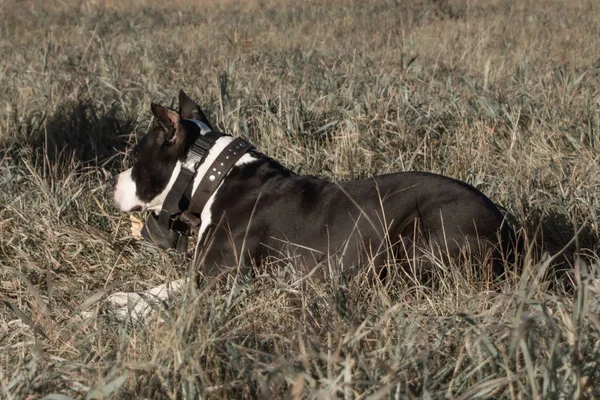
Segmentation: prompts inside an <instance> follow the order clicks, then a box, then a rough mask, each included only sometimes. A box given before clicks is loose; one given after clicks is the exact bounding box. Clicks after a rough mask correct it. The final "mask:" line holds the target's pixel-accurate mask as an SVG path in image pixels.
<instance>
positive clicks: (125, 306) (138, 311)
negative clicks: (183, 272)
mask: <svg viewBox="0 0 600 400" xmlns="http://www.w3.org/2000/svg"><path fill="white" fill-rule="evenodd" d="M187 282H188V279H178V280H176V281H173V282H169V283H165V284H162V285H159V286H156V287H154V288H152V289H150V290H145V291H142V292H131V293H126V292H117V293H114V294H112V295H110V296H108V298H107V299H106V300H107V303H108V308H109V310H110V312H111V314H112V315H114V316H115V317H116V318H117V319H119V320H125V319H127V318H131V320H133V321H134V322H139V321H141V320H143V319H145V318H147V317H149V316H150V315H151V314H152V313H153V311H154V310H156V309H165V301H166V300H168V299H169V298H171V297H173V295H175V294H177V293H179V292H181V290H183V288H184V287H185V285H186V283H187Z"/></svg>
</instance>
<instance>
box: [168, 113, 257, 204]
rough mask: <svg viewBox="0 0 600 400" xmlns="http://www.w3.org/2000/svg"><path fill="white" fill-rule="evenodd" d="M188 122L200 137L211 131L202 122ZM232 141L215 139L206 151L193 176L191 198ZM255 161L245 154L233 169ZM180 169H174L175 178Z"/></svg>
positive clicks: (227, 137) (192, 166)
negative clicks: (195, 127) (193, 124)
mask: <svg viewBox="0 0 600 400" xmlns="http://www.w3.org/2000/svg"><path fill="white" fill-rule="evenodd" d="M189 121H191V122H193V123H195V124H196V125H198V127H199V128H200V134H201V135H205V134H206V133H208V132H210V131H211V129H210V128H209V127H208V126H207V125H206V124H205V123H204V122H202V121H198V120H193V119H192V120H189ZM233 139H234V138H233V137H231V136H223V137H221V138H219V139H217V141H216V142H215V144H214V145H213V146H212V147H211V148H210V150H209V151H208V154H207V155H206V158H205V159H204V161H203V162H202V164H201V165H200V167H198V170H197V171H196V175H195V176H194V181H193V183H192V196H193V195H194V194H195V193H196V190H197V189H198V185H199V184H200V181H202V178H204V176H205V175H206V174H207V172H208V170H209V168H210V167H211V166H212V164H213V163H214V162H215V160H216V159H217V157H219V155H220V154H221V153H222V152H223V150H225V148H226V147H227V145H228V144H229V143H231V141H233ZM256 160H257V159H256V158H255V157H253V156H252V155H251V154H249V153H246V154H244V155H243V156H242V157H241V158H240V159H239V160H238V161H237V162H236V163H235V167H239V166H241V165H244V164H248V163H251V162H253V161H256ZM186 163H193V161H189V160H186V161H184V162H183V164H186ZM185 166H186V167H188V168H190V169H193V168H194V165H189V164H186V165H185ZM180 169H181V164H180V163H178V165H177V167H176V171H174V172H175V173H174V175H175V176H177V175H178V174H179V170H180Z"/></svg>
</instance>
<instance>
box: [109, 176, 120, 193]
mask: <svg viewBox="0 0 600 400" xmlns="http://www.w3.org/2000/svg"><path fill="white" fill-rule="evenodd" d="M118 180H119V175H115V176H113V177H112V178H110V187H112V188H113V190H114V189H115V188H116V187H117V181H118Z"/></svg>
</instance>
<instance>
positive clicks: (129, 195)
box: [111, 90, 212, 212]
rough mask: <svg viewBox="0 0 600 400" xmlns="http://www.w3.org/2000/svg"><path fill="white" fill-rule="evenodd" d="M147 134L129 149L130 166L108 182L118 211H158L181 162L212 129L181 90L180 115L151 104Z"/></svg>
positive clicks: (196, 106)
mask: <svg viewBox="0 0 600 400" xmlns="http://www.w3.org/2000/svg"><path fill="white" fill-rule="evenodd" d="M151 108H152V114H153V115H154V118H155V120H156V121H155V123H154V124H153V126H152V128H151V129H150V131H149V132H148V133H147V134H146V135H145V136H144V137H143V138H142V139H141V140H140V142H139V143H138V144H137V145H136V146H135V147H134V148H133V149H132V151H131V153H130V156H131V157H132V159H133V166H132V167H131V168H129V169H128V170H126V171H123V172H121V173H120V174H119V175H117V176H115V177H114V178H113V179H112V181H111V183H112V187H113V190H114V197H115V203H116V204H117V206H118V207H119V208H120V209H121V211H125V212H128V211H146V210H148V211H159V210H160V209H161V207H162V204H163V202H164V201H165V198H166V197H167V194H168V193H169V191H170V190H171V188H172V186H173V184H174V183H175V180H176V179H177V175H178V174H179V170H180V169H181V163H182V162H183V161H185V158H186V155H187V153H188V151H189V149H190V147H191V146H192V145H193V143H194V141H195V140H196V139H197V138H198V136H199V135H202V134H204V133H206V132H208V131H211V130H212V127H211V125H210V123H209V122H208V120H207V118H206V116H205V115H204V113H203V112H202V110H201V109H200V107H199V106H198V105H197V104H196V103H195V102H194V101H193V100H192V99H190V98H189V97H188V96H187V95H186V94H185V93H184V92H183V90H181V91H180V92H179V113H178V112H176V111H173V110H171V109H168V108H165V107H161V106H159V105H156V104H154V103H152V105H151Z"/></svg>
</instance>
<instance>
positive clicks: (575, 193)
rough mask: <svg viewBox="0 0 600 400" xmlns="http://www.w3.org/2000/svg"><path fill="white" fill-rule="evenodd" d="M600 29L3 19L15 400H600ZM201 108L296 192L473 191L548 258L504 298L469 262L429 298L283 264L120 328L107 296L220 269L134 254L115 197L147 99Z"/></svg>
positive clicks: (156, 13)
mask: <svg viewBox="0 0 600 400" xmlns="http://www.w3.org/2000/svg"><path fill="white" fill-rule="evenodd" d="M599 15H600V14H598V7H597V5H596V4H595V3H594V2H592V1H583V0H581V1H550V0H543V1H536V2H534V1H524V2H511V1H501V0H492V1H489V2H468V1H459V0H456V1H454V0H447V1H444V0H442V1H433V0H431V1H426V0H422V1H421V0H419V1H415V2H403V1H376V2H362V1H342V0H339V1H338V0H336V1H329V2H325V1H318V0H315V1H309V2H295V1H286V2H276V1H271V0H266V1H244V2H241V1H222V2H208V1H206V2H192V1H189V0H177V1H174V2H169V3H168V4H167V3H164V4H163V3H154V2H151V1H145V0H141V1H133V0H128V1H121V2H116V1H92V0H90V1H83V0H63V1H61V2H42V1H39V0H33V1H23V2H16V1H13V0H0V54H1V56H2V57H1V58H0V87H1V88H2V90H0V297H1V300H2V303H3V305H2V306H0V394H1V395H0V397H2V398H8V399H21V398H41V397H43V396H44V395H47V394H51V393H55V394H57V393H60V394H63V395H65V396H69V397H73V398H204V397H214V398H223V397H230V398H231V397H233V398H236V397H258V398H272V397H286V398H293V399H296V398H309V397H310V398H329V397H340V398H341V397H344V398H347V399H350V398H374V399H376V398H415V397H423V398H442V397H448V398H461V399H468V398H484V397H494V398H567V397H569V398H593V397H598V396H600V389H598V388H599V387H600V377H599V376H598V374H599V372H598V371H600V368H599V365H598V361H597V360H598V359H600V354H599V353H600V349H599V347H598V342H599V339H600V335H599V331H600V319H599V318H598V316H597V314H598V313H599V312H600V310H599V303H598V296H599V294H600V293H599V289H598V286H597V284H596V278H597V276H598V273H599V268H600V260H599V257H598V249H599V247H600V246H599V244H600V233H599V225H598V220H599V219H598V213H599V210H600V201H599V200H598V196H597V194H598V192H599V191H600V166H599V163H598V158H599V154H600V153H599V149H600V134H599V132H600V114H599V111H600V79H599V76H600V75H599V73H600V63H599V60H598V55H599V54H600V51H599V50H600V46H599V45H600V32H599V30H600V17H599ZM179 88H184V89H185V90H186V91H187V92H188V93H189V94H190V95H191V96H192V97H193V98H195V99H197V100H198V101H199V103H200V104H201V105H202V106H203V108H204V109H205V110H206V111H207V114H208V115H209V116H210V118H211V119H212V120H214V121H217V122H218V125H219V126H220V128H221V129H222V130H224V131H226V132H230V133H232V134H234V135H238V136H243V137H246V138H248V139H249V140H251V141H252V142H253V143H254V144H255V145H256V146H257V147H258V148H259V149H260V150H261V151H262V152H264V153H266V154H268V155H270V156H272V157H273V158H275V159H278V160H280V161H281V162H282V163H283V164H285V165H286V166H288V167H290V168H291V169H292V170H294V171H295V172H298V173H303V174H315V175H321V176H324V177H328V178H330V179H334V180H339V179H351V178H359V177H365V176H371V175H373V174H378V173H386V172H392V171H405V170H425V171H432V172H437V173H443V174H446V175H449V176H451V177H454V178H457V179H461V180H464V181H466V182H468V183H470V184H472V185H474V186H475V187H477V188H479V189H480V190H482V191H483V192H484V193H485V194H487V195H488V196H489V197H490V198H492V199H493V200H494V201H495V202H497V203H499V204H502V205H503V206H504V207H506V208H507V209H508V210H510V211H511V212H512V213H513V214H514V215H515V217H516V219H517V220H518V221H519V222H520V223H521V224H522V225H523V226H524V228H525V230H526V232H527V235H528V237H529V238H530V239H531V240H530V245H529V246H530V247H531V250H532V254H536V255H539V254H546V255H545V256H543V257H532V258H528V259H527V261H526V262H525V265H524V270H523V272H522V274H520V275H519V276H517V277H515V278H514V279H511V280H507V281H506V282H504V283H503V284H502V287H500V288H499V289H497V290H489V288H488V286H486V284H485V282H481V281H479V280H477V279H475V278H474V276H475V275H473V274H469V272H468V271H469V270H470V268H471V266H470V265H468V263H461V264H440V265H439V271H438V272H439V281H440V282H441V283H442V284H440V285H438V286H437V287H436V288H435V290H432V289H430V288H425V287H421V286H418V285H417V286H415V285H409V284H404V283H402V282H392V284H390V285H387V286H383V285H379V284H376V283H373V282H372V281H371V280H369V279H367V278H366V276H365V275H359V276H357V277H347V276H343V275H341V274H339V273H338V272H336V271H335V268H332V269H331V273H330V274H329V275H328V276H327V279H325V280H321V279H315V278H312V277H305V276H303V275H302V273H301V272H300V271H301V269H300V268H299V267H298V266H297V265H295V264H294V262H293V260H288V261H287V262H286V261H285V260H282V261H281V263H280V264H279V265H277V266H269V267H268V268H267V269H266V270H261V271H255V272H256V273H255V275H256V276H255V278H253V279H249V278H248V277H246V276H242V275H235V274H234V275H232V276H230V277H229V278H228V279H227V280H210V279H204V280H202V279H201V283H200V285H199V287H194V286H191V287H189V288H187V290H186V291H185V292H184V293H183V294H182V295H181V296H180V297H179V298H177V299H175V300H174V301H173V302H172V303H170V304H169V308H168V310H166V311H163V312H162V314H161V315H157V317H156V320H154V319H153V320H151V321H148V322H147V323H146V324H136V325H131V324H127V323H119V322H116V321H115V320H114V319H112V318H110V317H109V316H104V315H103V314H102V312H101V311H102V304H103V299H104V298H105V295H106V294H110V293H112V292H115V291H132V290H144V289H147V288H150V287H153V286H156V285H157V284H161V283H164V282H166V281H170V280H174V279H177V278H182V277H186V276H189V275H190V274H191V275H193V274H196V273H200V272H201V271H194V270H192V269H190V268H189V267H190V263H191V261H190V260H189V258H187V259H186V258H185V257H182V256H180V255H176V254H172V253H165V252H161V251H159V250H157V249H155V248H154V247H152V246H150V245H149V244H147V243H145V242H140V241H138V240H135V239H134V238H132V237H131V234H130V220H129V219H128V217H126V216H122V215H120V214H119V213H118V212H117V210H116V209H115V207H114V205H113V204H112V201H111V198H110V194H109V193H108V191H107V190H106V182H107V180H108V178H109V177H110V176H111V175H113V174H115V173H116V172H118V171H120V170H121V169H122V168H123V167H124V166H125V165H126V164H127V149H128V148H129V147H130V146H131V145H132V144H134V143H135V142H136V140H137V139H138V138H139V137H141V136H142V135H143V134H144V133H145V132H146V130H147V128H148V125H149V122H150V112H149V103H150V101H155V102H158V103H161V104H165V105H171V104H173V102H174V99H175V96H176V93H177V90H178V89H179ZM576 233H578V235H576ZM559 268H568V269H569V270H570V273H569V274H568V277H567V278H565V277H564V276H563V275H560V276H558V277H557V275H556V274H555V273H554V272H555V270H556V269H559ZM559 278H560V279H561V280H560V282H559V281H558V279H559ZM565 279H571V280H572V281H573V284H572V285H568V286H570V287H571V289H570V290H563V289H562V286H561V284H560V283H561V282H564V280H565ZM81 309H86V310H87V311H90V310H91V311H94V313H93V315H94V317H91V318H87V319H84V318H81V317H80V311H81ZM95 311H100V312H99V313H98V314H97V313H96V312H95ZM159 317H162V318H163V319H164V320H165V321H164V322H159Z"/></svg>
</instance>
